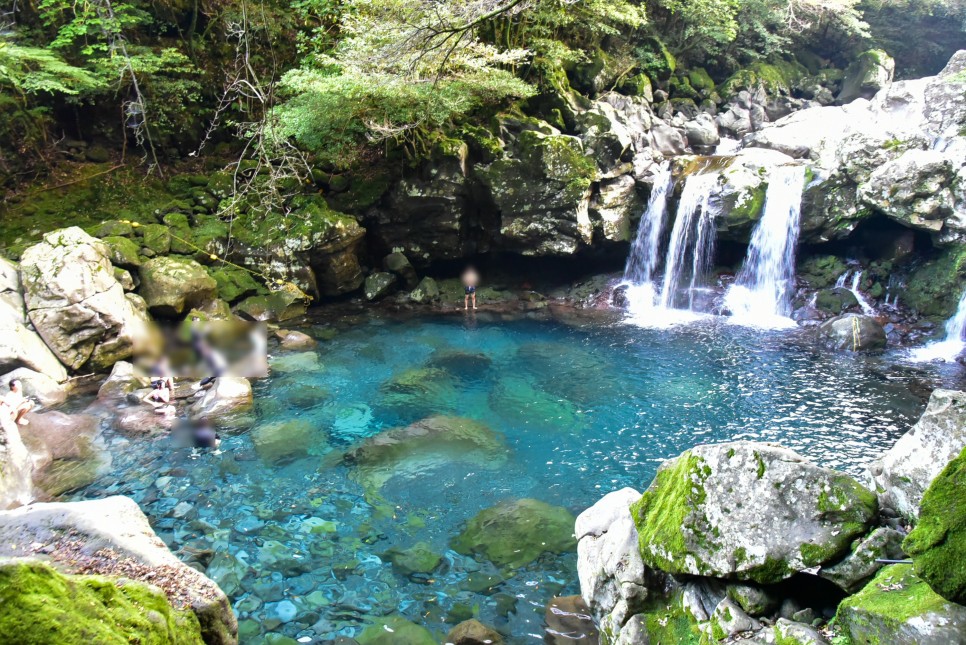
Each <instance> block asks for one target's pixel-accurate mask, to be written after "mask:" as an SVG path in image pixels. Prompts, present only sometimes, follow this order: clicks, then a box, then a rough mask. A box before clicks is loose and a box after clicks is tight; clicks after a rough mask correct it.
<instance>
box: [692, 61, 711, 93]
mask: <svg viewBox="0 0 966 645" xmlns="http://www.w3.org/2000/svg"><path fill="white" fill-rule="evenodd" d="M688 81H689V82H690V83H691V87H693V88H694V89H696V90H698V91H699V92H710V91H711V90H713V89H714V81H713V80H712V79H711V75H710V74H708V72H707V71H706V70H705V69H704V68H703V67H695V68H692V69H689V70H688Z"/></svg>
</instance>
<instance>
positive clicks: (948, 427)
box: [869, 390, 966, 518]
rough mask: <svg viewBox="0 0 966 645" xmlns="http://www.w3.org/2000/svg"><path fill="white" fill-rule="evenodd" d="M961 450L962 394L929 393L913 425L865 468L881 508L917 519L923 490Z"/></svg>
mask: <svg viewBox="0 0 966 645" xmlns="http://www.w3.org/2000/svg"><path fill="white" fill-rule="evenodd" d="M963 448H966V392H958V391H955V390H933V392H932V395H931V396H930V397H929V404H928V405H927V406H926V411H925V412H923V413H922V416H921V417H920V418H919V421H917V422H916V425H914V426H913V427H912V429H911V430H909V432H907V433H906V434H904V435H902V437H900V438H899V441H897V442H896V444H895V445H894V446H893V447H892V448H890V449H889V450H887V451H886V452H885V454H883V455H882V456H881V457H880V458H879V459H877V460H876V461H874V462H873V463H872V464H871V465H870V466H869V471H870V472H871V474H872V478H873V480H874V482H875V486H876V490H877V492H878V494H879V499H880V501H881V503H882V505H883V506H886V507H889V508H893V509H895V510H897V511H898V512H899V513H900V514H902V515H903V516H905V517H906V518H915V517H917V516H918V515H919V503H920V502H921V501H922V496H923V494H924V493H925V491H926V489H927V488H929V485H930V484H931V483H932V481H933V479H935V478H936V476H937V475H939V473H940V472H941V471H942V469H943V468H945V467H946V464H948V463H949V462H950V461H952V460H953V459H955V458H956V456H957V455H959V453H960V452H962V450H963Z"/></svg>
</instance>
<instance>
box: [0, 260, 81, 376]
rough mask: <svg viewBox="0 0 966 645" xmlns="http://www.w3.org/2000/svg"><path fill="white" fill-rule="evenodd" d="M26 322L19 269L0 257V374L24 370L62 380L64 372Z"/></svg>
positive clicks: (65, 374) (65, 373)
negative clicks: (21, 368) (25, 368)
mask: <svg viewBox="0 0 966 645" xmlns="http://www.w3.org/2000/svg"><path fill="white" fill-rule="evenodd" d="M28 322H29V319H28V318H27V310H26V308H25V306H24V299H23V288H22V287H21V285H20V273H19V270H18V269H17V266H16V265H15V264H13V263H12V262H9V261H8V260H5V259H3V258H0V373H3V372H8V371H10V370H15V369H17V368H19V367H27V368H30V369H32V370H34V371H37V372H40V373H42V374H44V375H46V376H48V377H49V378H51V379H53V380H55V381H57V382H58V383H59V382H63V381H66V380H67V370H65V369H64V366H63V365H61V364H60V361H59V360H57V357H56V356H54V354H53V353H52V352H51V351H50V348H48V347H47V345H46V344H45V343H44V341H43V340H42V339H41V338H40V336H38V335H37V333H36V332H34V331H33V330H31V329H29V328H28V327H27V324H28Z"/></svg>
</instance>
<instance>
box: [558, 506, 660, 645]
mask: <svg viewBox="0 0 966 645" xmlns="http://www.w3.org/2000/svg"><path fill="white" fill-rule="evenodd" d="M640 498H641V494H640V493H639V492H637V491H636V490H634V489H633V488H624V489H621V490H618V491H614V492H612V493H608V494H607V495H605V496H604V497H603V498H601V499H600V501H598V502H597V503H596V504H594V505H593V506H591V507H590V508H588V509H587V510H585V511H584V512H583V513H581V514H580V515H578V516H577V522H576V525H575V529H576V530H575V535H576V536H577V577H578V578H579V580H580V594H581V596H582V597H583V599H584V602H585V603H587V606H588V607H590V609H591V611H592V612H593V614H594V618H596V619H597V621H598V623H599V624H600V625H601V626H602V627H604V629H605V631H609V632H610V633H617V632H619V631H620V629H621V628H622V627H623V626H624V624H625V623H626V622H627V620H628V619H629V618H630V617H631V616H633V615H634V614H637V613H639V612H641V611H642V610H643V609H644V602H645V601H646V600H647V599H648V588H647V585H648V581H649V579H650V578H652V577H653V574H652V573H651V572H650V571H649V570H648V569H647V567H646V566H645V565H644V561H643V560H642V559H641V554H640V549H639V547H638V535H637V527H636V526H635V525H634V519H633V518H632V517H631V511H630V506H631V504H633V503H634V502H636V501H637V500H639V499H640Z"/></svg>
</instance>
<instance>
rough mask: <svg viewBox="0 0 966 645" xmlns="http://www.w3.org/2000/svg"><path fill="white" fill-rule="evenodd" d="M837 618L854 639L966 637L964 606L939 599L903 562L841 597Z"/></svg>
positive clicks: (926, 641) (917, 641) (911, 641)
mask: <svg viewBox="0 0 966 645" xmlns="http://www.w3.org/2000/svg"><path fill="white" fill-rule="evenodd" d="M836 618H837V622H838V624H839V625H840V626H841V627H842V628H843V630H844V631H845V633H846V634H847V635H848V636H849V637H850V638H851V639H852V641H853V642H855V643H870V644H871V643H889V645H949V644H950V643H962V642H963V640H964V638H966V607H963V606H961V605H957V604H955V603H951V602H948V601H946V600H944V599H943V598H942V597H940V596H939V595H938V594H936V593H935V592H934V591H933V590H932V589H930V588H929V585H927V584H926V583H925V582H923V581H922V580H921V579H920V578H919V577H918V576H917V575H916V574H915V572H914V571H913V569H912V567H911V566H910V565H907V564H894V565H890V566H888V567H886V568H884V569H882V571H880V572H879V574H878V575H877V576H876V577H875V578H874V579H873V580H872V582H870V583H869V584H868V585H866V587H865V588H864V589H863V590H862V591H860V592H859V593H857V594H855V595H854V596H849V597H848V598H846V599H845V600H843V601H842V604H840V605H839V610H838V614H837V616H836Z"/></svg>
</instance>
